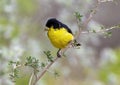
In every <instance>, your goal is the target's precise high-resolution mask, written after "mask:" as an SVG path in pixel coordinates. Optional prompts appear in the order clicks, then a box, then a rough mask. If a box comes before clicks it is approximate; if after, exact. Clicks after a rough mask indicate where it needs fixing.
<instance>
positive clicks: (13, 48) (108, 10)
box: [0, 0, 120, 85]
mask: <svg viewBox="0 0 120 85" xmlns="http://www.w3.org/2000/svg"><path fill="white" fill-rule="evenodd" d="M95 4H96V0H0V85H23V84H24V85H28V80H29V77H30V73H29V70H27V71H26V70H25V69H24V70H23V69H22V70H21V71H22V72H21V76H20V78H18V80H17V81H16V83H15V84H14V83H13V82H12V81H11V80H10V78H9V66H8V63H9V61H10V60H13V61H21V62H24V61H25V58H26V56H34V57H36V58H38V59H39V60H40V61H41V60H43V59H44V57H45V55H44V53H43V51H46V50H50V51H51V52H52V55H53V56H56V52H57V50H58V49H56V48H54V47H53V46H52V45H51V43H50V41H49V39H48V37H47V34H46V32H45V31H44V29H45V23H46V21H47V20H48V19H49V18H51V17H55V18H57V19H58V20H60V21H61V22H63V23H65V24H67V25H68V26H69V27H70V28H71V30H72V31H73V32H74V33H75V32H76V31H77V30H78V25H77V22H76V18H75V16H74V13H75V12H76V11H78V12H80V14H82V15H83V18H82V19H83V21H84V20H85V19H86V18H87V17H88V16H89V13H90V11H91V9H92V8H94V7H95ZM117 24H120V1H119V0H114V1H113V2H112V1H111V2H105V3H101V4H100V5H99V6H98V11H97V13H96V14H95V15H94V17H93V19H92V20H91V21H90V23H89V25H88V29H84V31H85V30H90V29H95V30H98V29H99V28H100V26H101V25H102V26H105V27H106V28H109V27H111V26H114V25H117ZM110 31H111V32H112V36H111V37H108V38H105V36H104V35H101V34H97V33H96V34H95V33H88V34H81V35H80V36H79V39H78V41H79V42H80V43H81V44H82V46H81V47H80V49H75V48H71V49H68V50H67V52H66V53H65V55H66V57H62V58H61V59H59V60H58V62H56V63H54V65H53V66H52V67H51V68H50V69H49V71H48V72H47V73H46V74H45V75H44V77H43V78H42V79H41V80H40V81H39V82H38V84H37V85H48V84H49V85H120V38H119V37H120V29H113V30H110ZM53 70H56V71H58V72H59V74H60V76H59V77H55V76H54V75H53V73H52V72H53Z"/></svg>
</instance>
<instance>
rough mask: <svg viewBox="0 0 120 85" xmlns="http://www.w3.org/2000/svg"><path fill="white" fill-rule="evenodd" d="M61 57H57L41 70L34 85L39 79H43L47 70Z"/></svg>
mask: <svg viewBox="0 0 120 85" xmlns="http://www.w3.org/2000/svg"><path fill="white" fill-rule="evenodd" d="M58 59H59V58H58V57H56V58H55V59H54V60H53V62H51V63H50V64H48V65H47V66H46V67H45V68H44V70H43V71H42V72H41V74H40V75H39V76H38V77H37V79H36V80H35V82H34V83H33V85H36V83H37V82H38V80H40V79H41V77H42V76H43V75H44V74H45V73H46V71H47V70H48V69H49V68H50V67H51V66H52V64H53V63H55V62H56V61H57V60H58Z"/></svg>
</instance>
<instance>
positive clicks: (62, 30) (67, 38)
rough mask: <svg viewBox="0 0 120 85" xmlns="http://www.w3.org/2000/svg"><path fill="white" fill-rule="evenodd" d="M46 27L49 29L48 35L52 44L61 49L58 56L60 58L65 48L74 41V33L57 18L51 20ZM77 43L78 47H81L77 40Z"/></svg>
mask: <svg viewBox="0 0 120 85" xmlns="http://www.w3.org/2000/svg"><path fill="white" fill-rule="evenodd" d="M46 27H48V33H47V35H48V38H49V39H50V41H51V43H52V44H53V46H55V47H56V48H59V50H58V52H57V56H58V57H60V56H61V55H60V54H59V51H60V50H61V49H62V48H65V47H66V46H67V45H68V44H69V43H70V42H71V41H72V40H74V36H73V33H72V31H71V30H70V29H69V28H68V26H67V25H65V24H63V23H62V22H60V21H58V20H57V19H55V18H51V19H49V20H48V21H47V23H46ZM75 43H76V46H80V44H79V43H77V42H76V40H75Z"/></svg>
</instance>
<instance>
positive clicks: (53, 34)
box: [48, 28, 74, 48]
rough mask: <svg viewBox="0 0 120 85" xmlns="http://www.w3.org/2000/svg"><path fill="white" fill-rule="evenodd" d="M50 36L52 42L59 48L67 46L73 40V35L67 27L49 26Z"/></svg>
mask: <svg viewBox="0 0 120 85" xmlns="http://www.w3.org/2000/svg"><path fill="white" fill-rule="evenodd" d="M48 37H49V39H50V41H51V43H52V44H53V45H54V46H55V47H57V48H65V47H66V46H67V45H68V43H69V42H70V41H71V40H73V38H74V37H73V35H72V34H71V33H68V32H67V30H66V29H64V28H61V29H53V28H49V30H48Z"/></svg>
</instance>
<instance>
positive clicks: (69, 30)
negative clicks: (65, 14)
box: [59, 22, 73, 34]
mask: <svg viewBox="0 0 120 85" xmlns="http://www.w3.org/2000/svg"><path fill="white" fill-rule="evenodd" d="M59 23H60V26H59V27H64V28H65V29H66V30H67V31H68V32H69V33H71V34H73V33H72V31H71V29H70V28H69V27H68V26H67V25H65V24H63V23H61V22H59Z"/></svg>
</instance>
